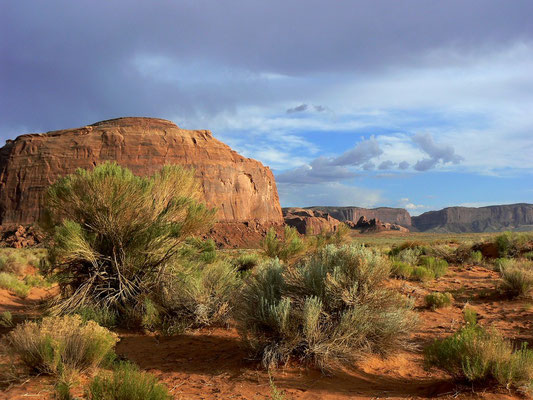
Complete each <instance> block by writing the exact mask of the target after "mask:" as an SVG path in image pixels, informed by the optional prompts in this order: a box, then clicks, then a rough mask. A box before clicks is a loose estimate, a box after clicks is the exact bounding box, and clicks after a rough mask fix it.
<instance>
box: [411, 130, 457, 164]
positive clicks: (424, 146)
mask: <svg viewBox="0 0 533 400" xmlns="http://www.w3.org/2000/svg"><path fill="white" fill-rule="evenodd" d="M412 140H413V142H414V143H415V144H417V145H418V147H420V149H421V150H422V151H423V152H425V153H426V154H427V155H428V156H429V158H425V159H422V160H420V161H418V162H417V163H416V164H415V167H414V168H415V169H416V170H417V171H427V170H428V169H431V168H434V167H435V166H436V165H437V164H438V163H439V162H442V163H443V164H447V163H453V164H459V163H460V162H461V161H462V160H463V157H461V156H459V155H457V154H455V150H454V149H453V147H452V146H449V145H442V144H437V143H435V140H433V136H431V135H430V134H429V133H425V134H423V133H419V134H416V135H415V136H413V138H412Z"/></svg>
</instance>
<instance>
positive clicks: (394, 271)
mask: <svg viewBox="0 0 533 400" xmlns="http://www.w3.org/2000/svg"><path fill="white" fill-rule="evenodd" d="M412 274H413V266H412V265H409V264H407V263H404V262H402V261H393V262H392V266H391V275H392V276H395V277H397V278H402V279H409V278H410V277H411V275H412Z"/></svg>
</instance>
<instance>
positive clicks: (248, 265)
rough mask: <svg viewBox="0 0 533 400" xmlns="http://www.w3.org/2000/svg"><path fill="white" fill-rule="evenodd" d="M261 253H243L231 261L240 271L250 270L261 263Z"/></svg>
mask: <svg viewBox="0 0 533 400" xmlns="http://www.w3.org/2000/svg"><path fill="white" fill-rule="evenodd" d="M259 261H260V259H259V255H258V254H257V253H246V254H241V255H240V256H238V257H237V258H235V259H233V260H232V261H231V263H232V265H233V266H234V267H235V269H236V270H237V271H239V272H245V271H250V270H251V269H253V268H254V267H256V266H257V265H259Z"/></svg>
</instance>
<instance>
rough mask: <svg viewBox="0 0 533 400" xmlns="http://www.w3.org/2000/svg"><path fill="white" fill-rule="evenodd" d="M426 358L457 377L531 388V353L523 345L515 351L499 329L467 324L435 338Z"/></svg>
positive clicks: (523, 388)
mask: <svg viewBox="0 0 533 400" xmlns="http://www.w3.org/2000/svg"><path fill="white" fill-rule="evenodd" d="M425 360H426V363H427V364H428V365H429V366H435V367H438V368H441V369H443V370H445V371H446V372H448V373H449V374H450V375H452V376H453V377H454V378H455V379H458V380H466V381H468V382H473V383H480V382H485V383H488V382H490V381H494V382H497V383H498V384H500V385H502V386H504V387H506V388H515V389H519V390H523V391H526V392H527V391H530V389H531V388H532V383H533V352H532V351H531V350H529V349H527V348H526V346H525V345H523V346H522V347H521V348H520V349H518V350H516V351H514V349H513V346H512V344H511V342H509V341H508V340H506V339H504V338H503V337H502V336H501V334H500V333H499V332H497V331H496V330H487V329H485V328H483V327H482V326H480V325H478V324H477V323H468V324H466V325H465V326H464V327H462V328H461V329H460V330H459V331H457V332H456V333H455V334H453V335H452V336H450V337H448V338H445V339H443V340H436V341H435V342H434V343H433V344H431V345H430V346H429V347H427V348H426V350H425Z"/></svg>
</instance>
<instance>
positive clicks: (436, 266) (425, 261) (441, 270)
mask: <svg viewBox="0 0 533 400" xmlns="http://www.w3.org/2000/svg"><path fill="white" fill-rule="evenodd" d="M420 262H421V265H422V266H423V267H425V268H426V269H428V270H430V271H433V274H434V275H435V278H440V277H442V276H444V275H446V272H448V263H447V262H446V260H442V259H440V258H435V257H429V256H424V257H421V258H420Z"/></svg>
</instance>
